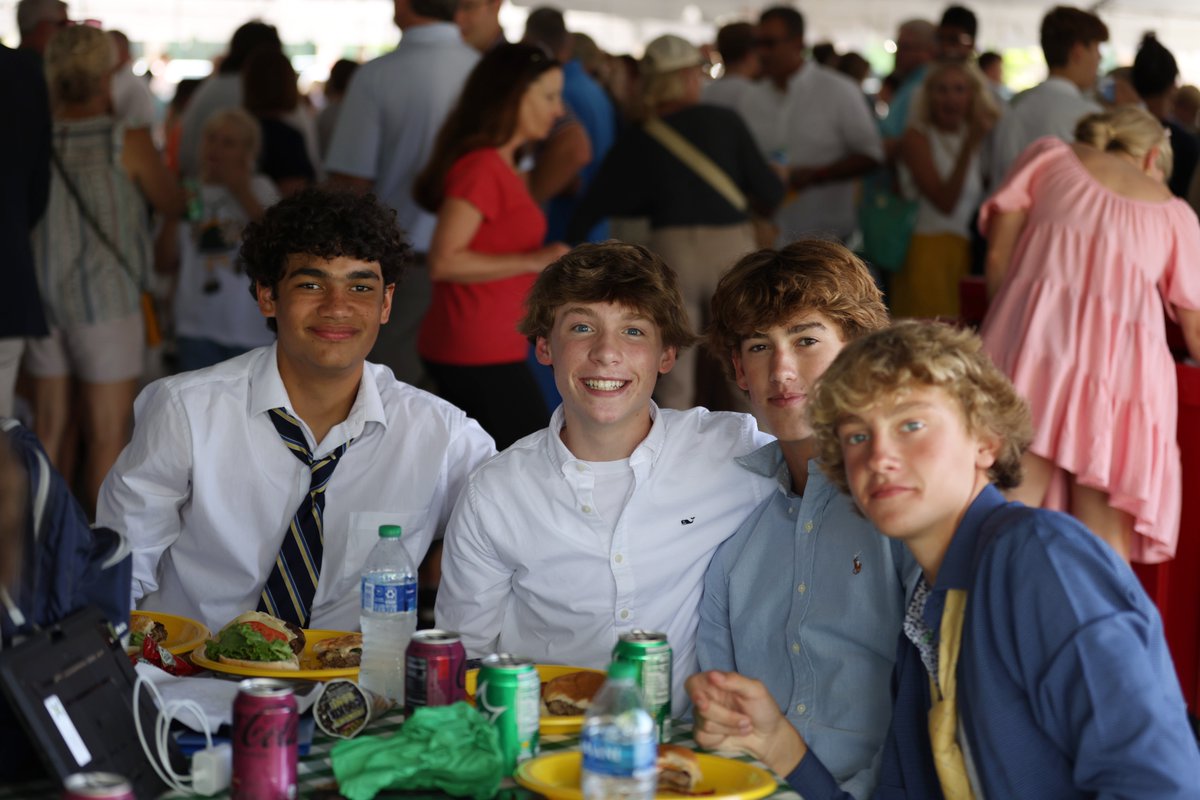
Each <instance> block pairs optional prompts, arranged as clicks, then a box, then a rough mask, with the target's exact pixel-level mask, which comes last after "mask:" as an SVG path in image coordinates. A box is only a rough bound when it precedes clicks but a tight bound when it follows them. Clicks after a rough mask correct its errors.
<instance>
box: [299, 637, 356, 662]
mask: <svg viewBox="0 0 1200 800" xmlns="http://www.w3.org/2000/svg"><path fill="white" fill-rule="evenodd" d="M362 646H363V641H362V634H361V633H348V634H346V635H345V636H335V637H333V638H332V639H322V640H321V641H319V642H317V643H316V644H314V645H313V648H312V650H313V655H315V656H316V657H317V663H318V664H320V665H321V668H322V669H346V668H349V667H357V666H360V665H361V663H362Z"/></svg>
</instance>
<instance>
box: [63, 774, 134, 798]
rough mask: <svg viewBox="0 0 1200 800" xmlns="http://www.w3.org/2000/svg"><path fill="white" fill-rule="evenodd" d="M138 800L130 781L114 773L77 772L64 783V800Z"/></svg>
mask: <svg viewBox="0 0 1200 800" xmlns="http://www.w3.org/2000/svg"><path fill="white" fill-rule="evenodd" d="M97 798H101V799H102V800H137V798H135V797H134V794H133V787H132V786H131V785H130V784H129V781H127V780H125V779H124V778H122V777H121V776H120V775H117V774H115V773H112V772H76V773H75V774H74V775H68V776H67V779H66V780H65V781H63V800H97Z"/></svg>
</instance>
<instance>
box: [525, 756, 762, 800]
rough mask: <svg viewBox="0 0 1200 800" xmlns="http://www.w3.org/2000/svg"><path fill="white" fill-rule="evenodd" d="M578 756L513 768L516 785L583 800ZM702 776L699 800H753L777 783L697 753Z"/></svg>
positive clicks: (563, 799) (554, 798) (748, 767)
mask: <svg viewBox="0 0 1200 800" xmlns="http://www.w3.org/2000/svg"><path fill="white" fill-rule="evenodd" d="M582 758H583V757H582V755H581V754H580V753H578V752H567V753H550V754H547V755H544V756H540V757H539V758H535V759H533V760H531V761H526V762H525V763H524V764H522V765H520V766H519V767H517V772H516V778H517V783H519V784H521V785H522V786H524V787H525V788H526V789H529V790H530V791H534V792H537V793H538V794H540V795H545V796H546V797H549V798H550V800H583V792H582V791H581V790H580V789H579V771H580V766H581V763H582ZM696 760H697V761H698V762H699V764H700V774H701V775H702V776H703V777H701V779H700V783H699V784H698V785H697V787H696V790H697V791H698V792H707V791H711V792H712V794H706V795H704V797H703V800H733V799H734V798H740V800H755V798H759V797H766V796H767V795H769V794H771V793H772V792H774V791H775V789H776V788H777V787H778V785H779V782H778V781H776V780H775V778H774V776H772V775H771V773H769V772H767V771H766V770H765V769H762V768H761V767H756V766H754V765H753V764H747V763H745V762H744V761H734V760H733V759H731V758H722V757H721V756H712V755H708V754H706V753H697V754H696ZM687 796H688V795H681V794H675V793H674V792H660V793H658V794H656V795H655V797H661V798H672V797H687Z"/></svg>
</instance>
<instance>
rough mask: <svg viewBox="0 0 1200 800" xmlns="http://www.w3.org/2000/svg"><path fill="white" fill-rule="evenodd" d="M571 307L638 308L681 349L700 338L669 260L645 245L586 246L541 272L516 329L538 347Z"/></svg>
mask: <svg viewBox="0 0 1200 800" xmlns="http://www.w3.org/2000/svg"><path fill="white" fill-rule="evenodd" d="M568 303H616V304H618V305H622V306H626V307H628V308H633V309H637V311H638V312H640V313H642V314H645V315H646V316H647V317H649V318H650V319H652V320H653V321H654V324H655V325H657V326H658V331H659V334H660V335H661V336H662V341H663V345H665V346H667V347H674V348H676V349H679V350H682V349H683V348H685V347H687V346H688V345H691V344H694V343H695V341H696V339H697V337H696V335H695V333H693V332H692V329H691V326H690V325H689V324H688V315H687V309H686V308H684V306H683V297H682V296H681V295H680V294H679V283H678V281H677V280H676V279H675V273H674V271H672V269H671V268H670V267H668V266H667V262H665V261H663V260H662V258H661V257H659V256H658V255H657V254H655V253H652V252H651V251H649V250H647V249H646V248H644V247H642V246H641V245H636V244H627V243H625V242H618V241H616V240H610V241H607V242H599V243H597V244H581V245H579V246H578V247H576V248H575V249H573V250H571V252H569V253H567V254H566V255H565V256H563V257H562V258H560V259H558V260H557V261H555V262H554V263H552V264H551V265H550V266H548V267H546V268H545V269H544V270H542V274H541V275H539V276H538V279H537V281H536V282H535V283H534V284H533V288H532V289H530V290H529V297H528V298H526V300H525V316H524V317H522V318H521V321H520V322H519V323H517V330H518V331H520V332H521V335H523V336H525V337H526V338H527V339H529V341H530V343H536V342H537V339H538V337H539V336H540V337H542V338H548V337H549V336H550V331H551V329H552V328H553V327H554V317H555V314H557V313H558V310H559V309H560V308H562V307H563V306H564V305H566V304H568Z"/></svg>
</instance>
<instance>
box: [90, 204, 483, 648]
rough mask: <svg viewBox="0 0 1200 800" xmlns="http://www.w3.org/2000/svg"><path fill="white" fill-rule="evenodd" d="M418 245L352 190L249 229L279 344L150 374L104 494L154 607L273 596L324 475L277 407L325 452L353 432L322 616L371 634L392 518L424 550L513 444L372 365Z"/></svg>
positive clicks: (204, 616)
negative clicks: (362, 580)
mask: <svg viewBox="0 0 1200 800" xmlns="http://www.w3.org/2000/svg"><path fill="white" fill-rule="evenodd" d="M407 253H408V245H407V244H406V243H405V242H404V241H403V238H402V236H401V234H400V232H399V229H398V228H397V227H396V216H395V214H394V213H393V212H392V211H391V209H388V208H386V207H385V206H383V205H381V204H380V203H379V202H378V201H377V200H375V199H374V198H372V197H370V196H358V195H354V194H351V193H346V192H330V191H325V190H321V189H309V190H306V191H304V192H301V193H300V194H296V195H293V196H291V197H289V198H287V199H285V200H283V201H281V202H279V203H278V204H276V205H274V206H272V207H271V208H270V209H269V210H268V211H267V212H266V214H265V215H264V216H263V218H262V220H261V221H259V222H257V223H252V224H251V225H250V226H248V227H247V229H246V233H245V235H244V238H243V242H242V249H241V260H242V265H243V267H244V269H245V271H246V274H247V281H246V284H247V287H253V289H252V290H253V292H254V294H255V296H256V297H257V299H258V305H259V309H260V311H262V314H263V316H264V317H266V318H267V319H268V321H269V323H270V325H271V327H272V329H273V330H276V331H277V339H276V343H275V344H273V345H271V346H268V347H261V348H259V349H257V350H251V351H250V352H249V353H246V354H244V355H241V356H238V357H237V358H233V359H230V360H228V361H223V362H221V363H220V364H216V365H215V366H212V367H208V368H206V369H201V370H196V371H194V372H185V373H182V374H179V375H173V376H171V377H169V378H164V379H162V380H160V381H156V382H155V383H152V384H151V385H150V386H148V387H147V388H146V389H145V390H144V391H143V392H142V394H141V395H140V396H139V397H138V399H137V403H136V404H135V406H134V414H135V416H136V419H137V422H136V425H135V426H134V430H133V441H132V442H130V444H129V446H128V447H126V448H125V450H124V452H122V453H121V456H120V458H119V459H117V463H116V465H115V466H114V467H113V469H112V472H110V473H109V475H108V477H107V479H105V481H104V485H103V487H102V488H101V491H100V504H99V511H98V514H97V522H98V523H99V524H100V525H103V526H104V527H108V528H112V529H113V530H116V531H119V532H121V533H124V534H125V535H126V538H127V539H128V541H129V546H130V548H131V549H132V551H133V601H134V603H135V604H136V605H137V607H138V608H141V609H147V610H151V611H164V612H168V613H172V614H182V615H184V616H187V617H192V618H195V619H198V620H200V621H201V622H203V623H204V624H205V625H207V626H208V627H209V628H210V629H211V630H214V631H215V630H218V629H219V628H221V627H222V626H224V625H225V623H227V622H229V620H231V619H233V618H234V617H235V616H237V615H238V614H240V613H242V612H243V611H249V610H251V609H254V608H255V607H256V606H257V605H258V602H259V599H260V596H261V593H262V591H263V586H264V584H265V583H266V581H267V579H268V577H269V576H270V575H271V572H272V569H273V568H274V565H275V562H276V558H277V557H278V556H279V553H280V546H281V542H282V541H283V538H284V534H285V532H286V531H287V530H288V529H289V523H290V522H291V520H292V517H293V515H294V514H296V513H297V508H298V507H299V504H300V502H301V500H302V499H303V498H304V497H305V496H307V495H308V493H309V490H310V488H311V485H312V471H311V470H310V469H309V467H308V466H307V465H306V464H305V463H304V462H302V461H301V460H299V459H297V458H296V457H295V455H294V453H293V451H292V449H290V448H289V447H288V446H286V445H285V443H284V441H283V440H282V439H281V438H280V434H279V432H278V431H277V430H276V428H275V427H274V425H273V424H272V422H271V420H270V416H271V414H270V411H271V409H274V408H283V409H285V410H286V411H287V412H288V414H289V415H291V416H292V417H294V418H295V419H296V420H298V422H299V427H300V428H301V432H302V433H303V435H304V439H305V444H306V445H307V446H308V448H309V449H310V450H311V452H312V453H313V455H314V456H316V457H317V458H324V457H325V456H326V455H328V454H329V453H330V452H333V451H335V450H336V449H337V448H339V447H340V446H341V445H342V444H344V443H345V442H348V441H349V442H351V444H350V446H349V447H348V448H347V449H346V451H345V454H344V456H342V457H341V458H340V459H339V462H338V466H337V468H336V469H335V470H334V472H333V475H332V477H330V478H329V482H328V484H327V485H326V486H325V489H324V496H325V504H324V512H323V514H322V517H321V519H322V532H323V552H322V556H321V559H320V560H321V569H320V575H319V580H318V582H317V586H316V592H315V594H314V596H313V598H312V605H311V622H310V626H311V627H314V628H330V629H334V630H357V629H358V623H359V592H358V586H359V577H360V575H361V573H362V569H363V564H364V563H365V562H366V559H367V555H368V553H370V551H371V548H372V547H373V546H374V544H375V542H377V541H378V539H379V536H378V530H379V526H380V525H382V524H393V525H400V526H401V527H402V528H403V529H404V538H403V541H402V544H403V545H404V547H405V549H406V550H407V551H408V554H409V556H410V557H411V558H412V560H413V563H420V562H421V559H422V558H423V557H424V556H425V552H426V550H427V549H428V548H429V545H430V542H432V541H433V540H434V539H435V538H436V537H437V536H438V535H439V533H440V532H441V530H442V528H443V526H444V525H445V523H446V520H447V519H448V517H449V514H450V509H451V508H452V507H453V504H454V501H455V498H457V497H458V494H459V492H460V490H461V489H462V486H463V484H464V483H465V482H466V479H467V476H468V475H469V474H470V473H471V470H473V469H474V468H475V467H476V466H478V465H479V464H481V463H483V462H484V461H485V460H487V459H488V458H490V457H491V456H492V455H493V454H494V453H495V446H494V445H493V443H492V439H491V437H490V436H488V435H487V434H486V433H484V431H483V429H482V428H480V427H479V425H478V423H476V422H475V421H474V420H472V419H469V418H468V417H467V415H466V414H464V413H463V412H462V411H461V410H460V409H458V408H455V407H454V406H452V405H450V404H449V403H447V402H445V401H444V400H441V399H439V398H437V397H434V396H433V395H430V394H428V393H426V392H423V391H421V390H420V389H416V388H414V387H412V386H409V385H408V384H405V383H401V382H400V381H398V380H396V378H395V376H394V375H393V374H392V371H391V370H390V369H388V368H387V367H384V366H382V365H379V364H372V363H370V362H368V361H366V356H367V353H368V352H369V351H370V349H371V346H372V345H373V344H374V343H375V339H376V337H377V336H378V334H379V328H380V326H381V325H383V324H384V323H386V322H387V321H388V317H389V314H390V312H391V304H392V293H393V291H394V289H395V286H396V281H397V279H398V278H399V277H400V271H401V267H402V266H403V262H404V258H405V256H406V255H407Z"/></svg>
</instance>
